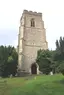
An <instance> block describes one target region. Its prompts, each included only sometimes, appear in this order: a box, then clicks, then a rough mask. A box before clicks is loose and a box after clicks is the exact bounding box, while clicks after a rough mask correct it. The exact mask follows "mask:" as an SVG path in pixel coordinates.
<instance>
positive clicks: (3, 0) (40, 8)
mask: <svg viewBox="0 0 64 95" xmlns="http://www.w3.org/2000/svg"><path fill="white" fill-rule="evenodd" d="M24 9H26V10H32V11H37V12H42V13H43V20H44V23H45V28H46V35H47V41H48V47H49V49H55V41H56V39H59V37H60V36H64V0H0V45H2V44H3V45H9V44H10V45H14V46H16V45H17V35H18V32H19V23H20V21H19V20H20V17H21V15H22V12H23V10H24Z"/></svg>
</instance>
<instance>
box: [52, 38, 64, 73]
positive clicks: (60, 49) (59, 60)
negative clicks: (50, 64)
mask: <svg viewBox="0 0 64 95" xmlns="http://www.w3.org/2000/svg"><path fill="white" fill-rule="evenodd" d="M53 60H54V62H55V69H56V72H58V73H60V72H61V73H62V74H64V37H63V38H62V37H60V39H59V40H56V52H55V54H54V57H53Z"/></svg>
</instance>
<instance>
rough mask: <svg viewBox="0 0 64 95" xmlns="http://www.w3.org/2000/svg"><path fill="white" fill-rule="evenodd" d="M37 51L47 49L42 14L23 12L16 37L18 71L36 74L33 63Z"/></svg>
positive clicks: (37, 71) (36, 66)
mask: <svg viewBox="0 0 64 95" xmlns="http://www.w3.org/2000/svg"><path fill="white" fill-rule="evenodd" d="M39 49H45V50H46V49H48V44H47V41H46V32H45V28H44V21H43V20H42V13H37V12H32V11H27V10H24V11H23V14H22V17H21V19H20V27H19V35H18V69H19V70H20V71H25V72H28V73H30V74H38V73H39V70H38V68H39V67H38V65H37V63H34V62H35V60H36V57H37V51H38V50H39Z"/></svg>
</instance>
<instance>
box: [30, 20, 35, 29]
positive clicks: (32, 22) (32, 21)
mask: <svg viewBox="0 0 64 95" xmlns="http://www.w3.org/2000/svg"><path fill="white" fill-rule="evenodd" d="M31 27H35V21H34V19H33V18H32V19H31Z"/></svg>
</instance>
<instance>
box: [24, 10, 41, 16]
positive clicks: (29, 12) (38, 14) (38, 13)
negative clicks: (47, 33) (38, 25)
mask: <svg viewBox="0 0 64 95" xmlns="http://www.w3.org/2000/svg"><path fill="white" fill-rule="evenodd" d="M23 14H30V15H37V16H42V13H40V12H33V11H28V10H24V11H23Z"/></svg>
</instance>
